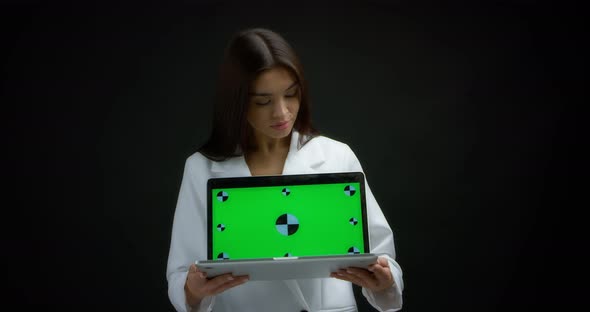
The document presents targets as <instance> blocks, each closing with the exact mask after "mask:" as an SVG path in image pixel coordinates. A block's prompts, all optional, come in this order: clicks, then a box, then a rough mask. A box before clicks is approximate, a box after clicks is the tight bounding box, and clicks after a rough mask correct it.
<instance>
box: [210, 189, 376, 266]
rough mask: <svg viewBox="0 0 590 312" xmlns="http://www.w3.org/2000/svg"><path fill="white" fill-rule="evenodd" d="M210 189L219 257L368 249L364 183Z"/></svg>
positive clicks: (215, 249) (214, 254)
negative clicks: (362, 185)
mask: <svg viewBox="0 0 590 312" xmlns="http://www.w3.org/2000/svg"><path fill="white" fill-rule="evenodd" d="M211 192H212V194H211V195H212V221H213V223H212V229H211V231H212V233H211V235H212V243H213V249H212V257H213V258H214V259H223V258H225V259H248V258H268V257H286V256H293V257H298V256H318V255H342V254H349V253H364V243H365V242H364V239H363V220H362V217H363V215H362V210H361V196H360V185H359V183H342V184H311V185H293V186H267V187H255V188H227V189H212V190H211Z"/></svg>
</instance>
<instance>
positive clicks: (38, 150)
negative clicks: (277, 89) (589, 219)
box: [0, 0, 587, 311]
mask: <svg viewBox="0 0 590 312" xmlns="http://www.w3.org/2000/svg"><path fill="white" fill-rule="evenodd" d="M1 8H2V10H1V11H2V13H0V14H1V15H0V16H1V18H2V22H1V23H2V35H3V39H2V42H3V48H2V54H3V55H4V56H3V58H2V104H3V105H2V106H3V107H4V110H5V113H3V115H4V118H3V119H5V123H4V124H5V126H7V128H6V130H5V131H3V134H4V140H3V141H4V145H5V147H7V148H5V152H4V153H3V157H5V158H6V160H5V162H4V165H5V167H6V168H7V170H6V171H5V172H7V173H8V175H7V177H8V179H9V183H8V187H7V188H5V190H6V191H7V192H6V195H8V196H7V198H8V199H9V200H7V202H9V203H10V204H6V205H3V206H4V210H5V216H6V217H5V218H3V223H4V226H3V227H2V228H3V233H2V234H3V240H4V241H5V242H4V243H3V245H4V246H3V247H4V250H5V251H6V252H4V253H3V254H4V257H3V258H4V259H3V261H5V262H6V265H5V267H4V270H5V271H7V272H8V273H9V274H8V277H6V278H4V279H3V280H4V283H3V288H4V290H5V292H4V293H5V294H7V295H8V297H9V298H10V299H12V300H13V301H14V302H15V303H17V304H18V306H19V307H20V308H24V309H29V308H34V307H39V306H50V307H54V308H59V309H60V310H81V309H82V310H97V311H98V310H132V311H134V310H138V311H139V310H148V311H171V310H172V306H171V305H170V304H169V301H168V298H167V293H166V292H167V286H166V277H165V269H166V261H167V256H168V244H169V240H170V232H171V226H172V217H173V213H174V208H175V205H176V199H177V195H178V190H179V186H180V181H181V177H182V171H183V166H184V161H185V159H186V158H187V157H188V156H189V155H191V154H192V153H194V152H195V150H196V148H197V147H198V146H199V145H200V144H202V143H203V142H204V140H205V139H206V138H207V135H208V133H209V127H210V122H209V119H210V115H211V103H212V100H213V93H214V92H213V90H214V85H215V84H214V83H215V80H216V78H217V68H218V66H219V64H220V62H221V57H222V53H223V49H224V47H225V44H226V43H227V40H228V39H229V37H230V36H231V34H233V33H234V31H237V30H239V29H243V28H246V27H267V28H270V29H273V30H275V31H277V32H279V33H280V34H282V35H283V36H284V37H285V38H286V39H287V40H288V41H289V42H290V43H291V44H292V45H293V47H294V48H295V50H296V51H297V52H298V54H299V56H300V58H301V60H302V62H303V65H304V68H305V73H306V76H307V78H308V81H309V84H310V92H311V98H312V103H313V104H312V105H313V106H312V111H313V114H314V122H315V124H316V126H317V127H318V128H319V129H320V130H321V131H322V132H323V133H324V134H325V135H327V136H329V137H332V138H334V139H337V140H341V141H344V142H346V143H348V144H349V145H350V146H351V147H352V148H353V150H354V151H355V152H356V154H357V156H358V157H359V159H360V160H361V163H362V165H363V167H364V169H365V173H366V176H367V178H368V181H369V183H370V185H371V187H372V190H373V192H374V194H375V196H376V198H377V200H378V202H379V203H380V205H381V207H382V209H383V211H384V213H385V215H386V217H387V219H388V221H389V223H390V224H391V227H392V229H393V231H394V235H395V243H396V250H397V260H398V262H399V263H400V264H401V266H402V269H403V271H404V281H405V291H404V309H403V310H404V311H433V310H439V309H440V310H454V311H498V310H533V309H534V310H551V309H552V308H556V307H560V308H562V309H563V308H567V307H569V306H570V305H573V303H574V302H575V301H576V300H578V298H579V297H580V296H582V295H583V294H585V292H586V291H585V290H584V291H582V290H583V289H584V288H581V287H580V286H579V285H580V284H579V283H578V282H576V281H578V280H579V278H580V277H579V276H578V274H580V272H578V271H575V270H571V269H572V268H574V267H575V266H576V265H577V264H579V263H582V262H581V260H580V259H581V253H582V251H583V250H584V249H585V248H586V247H587V243H585V242H584V241H583V240H582V237H581V235H580V233H581V230H579V228H577V227H576V225H577V224H578V223H577V222H576V221H579V219H578V220H576V219H577V218H576V217H575V216H573V215H572V214H571V213H570V210H569V208H570V207H575V206H576V205H575V203H574V199H575V198H574V197H575V195H576V194H578V190H582V189H583V188H585V187H581V186H580V184H578V183H577V182H576V180H577V178H581V177H582V176H583V175H582V173H581V168H579V166H578V165H577V162H576V160H577V159H578V158H579V159H581V156H576V155H577V154H576V153H574V151H576V150H577V149H578V148H579V147H581V144H582V141H581V140H582V139H581V135H580V134H579V128H580V125H581V123H579V122H578V121H577V118H573V117H574V113H575V112H574V111H573V110H572V107H573V105H572V104H579V103H583V102H582V100H580V99H575V98H573V97H571V93H570V92H569V91H566V89H568V90H569V89H573V90H580V89H581V88H582V84H581V82H579V81H580V79H579V78H581V75H582V73H583V71H582V70H581V65H582V63H583V62H582V61H581V55H582V53H581V52H579V51H580V50H579V49H580V47H581V43H580V42H581V41H582V39H581V38H583V36H582V31H581V18H580V17H579V16H578V15H577V11H578V8H576V7H572V6H569V5H567V4H566V3H565V2H559V4H557V3H545V2H543V3H541V2H536V1H483V2H481V1H480V2H477V3H471V4H469V3H465V2H463V3H462V2H458V1H453V2H444V3H439V2H435V1H429V2H427V1H401V0H399V1H364V2H360V1H358V2H355V3H354V4H344V3H334V4H320V2H315V3H314V2H300V1H292V2H270V1H269V2H265V3H262V4H258V3H257V4H252V5H251V6H249V7H246V6H245V5H243V4H242V5H237V4H235V3H234V2H230V1H213V0H212V1H199V2H197V1H188V0H187V1H184V2H181V3H180V4H177V5H158V6H152V5H148V4H143V5H138V6H133V7H131V6H125V5H122V4H105V3H104V2H101V3H97V4H89V3H87V2H84V3H83V4H65V3H59V4H58V3H57V2H50V3H46V4H45V3H43V2H35V1H24V2H19V1H9V3H3V4H2V7H1ZM5 176H6V175H5ZM578 207H579V206H578ZM582 208H583V205H582ZM583 242H584V243H583ZM586 289H587V288H586ZM356 290H357V295H358V289H356ZM358 301H359V308H360V309H361V310H362V311H371V308H370V307H369V306H368V305H367V304H366V302H365V301H364V298H362V297H359V300H358Z"/></svg>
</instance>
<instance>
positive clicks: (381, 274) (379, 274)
mask: <svg viewBox="0 0 590 312" xmlns="http://www.w3.org/2000/svg"><path fill="white" fill-rule="evenodd" d="M373 273H374V274H375V278H376V279H378V280H390V279H392V278H393V277H392V276H391V270H390V269H389V268H388V267H382V266H380V265H376V266H374V267H373Z"/></svg>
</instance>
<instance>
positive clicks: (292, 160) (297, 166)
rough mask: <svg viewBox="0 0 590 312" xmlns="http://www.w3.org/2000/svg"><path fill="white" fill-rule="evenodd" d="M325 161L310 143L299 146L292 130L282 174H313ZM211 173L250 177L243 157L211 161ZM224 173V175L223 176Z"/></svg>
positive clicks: (320, 152) (297, 137)
mask: <svg viewBox="0 0 590 312" xmlns="http://www.w3.org/2000/svg"><path fill="white" fill-rule="evenodd" d="M324 161H325V158H324V153H323V151H322V149H320V148H313V144H312V142H309V143H308V144H306V145H304V146H303V147H301V146H300V144H299V132H298V131H296V130H295V129H293V131H292V132H291V144H290V146H289V153H288V154H287V159H286V161H285V166H284V167H283V174H300V173H313V172H316V170H317V168H318V167H319V166H320V165H321V164H323V163H324ZM211 171H212V172H217V173H219V174H220V175H227V176H229V175H230V174H231V175H232V176H251V173H250V169H249V168H248V165H247V164H246V160H245V158H244V156H243V155H242V156H239V157H232V158H229V159H227V160H225V161H212V162H211ZM224 173H225V174H224Z"/></svg>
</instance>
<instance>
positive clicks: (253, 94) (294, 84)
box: [248, 81, 299, 96]
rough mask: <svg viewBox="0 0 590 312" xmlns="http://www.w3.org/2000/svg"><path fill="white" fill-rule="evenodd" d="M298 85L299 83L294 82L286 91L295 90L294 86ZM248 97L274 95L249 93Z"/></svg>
mask: <svg viewBox="0 0 590 312" xmlns="http://www.w3.org/2000/svg"><path fill="white" fill-rule="evenodd" d="M298 84H299V82H298V81H295V82H293V84H292V85H290V86H289V87H288V88H287V89H286V90H285V91H288V90H289V89H291V88H293V87H294V86H296V85H298ZM248 95H252V96H267V95H272V93H253V92H250V93H248Z"/></svg>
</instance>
